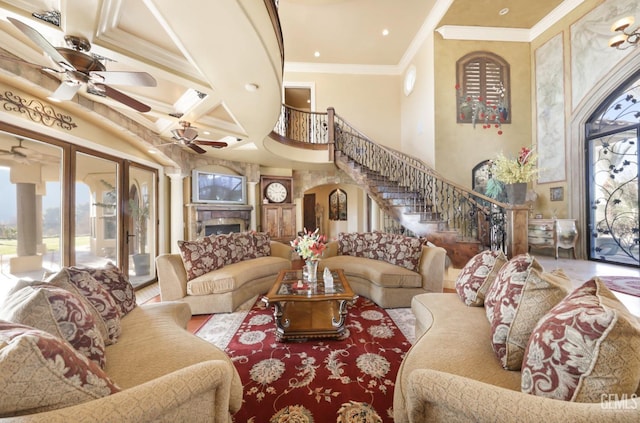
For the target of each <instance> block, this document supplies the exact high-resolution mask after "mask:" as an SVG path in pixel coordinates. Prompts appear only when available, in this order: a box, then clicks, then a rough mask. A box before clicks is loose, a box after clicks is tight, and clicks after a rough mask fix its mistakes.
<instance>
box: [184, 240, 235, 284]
mask: <svg viewBox="0 0 640 423" xmlns="http://www.w3.org/2000/svg"><path fill="white" fill-rule="evenodd" d="M178 248H179V249H180V256H181V257H182V262H183V263H184V268H185V270H186V271H187V279H188V280H191V279H194V278H197V277H198V276H202V275H204V274H205V273H208V272H211V271H212V270H215V269H219V268H221V267H222V266H224V259H223V258H222V259H221V258H219V257H218V255H216V254H214V244H213V242H212V241H211V237H204V238H201V239H198V240H195V241H178Z"/></svg>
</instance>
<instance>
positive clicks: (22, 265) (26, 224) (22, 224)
mask: <svg viewBox="0 0 640 423" xmlns="http://www.w3.org/2000/svg"><path fill="white" fill-rule="evenodd" d="M16 204H17V211H18V217H17V224H18V230H17V237H18V239H17V241H18V242H17V257H12V258H11V259H10V264H9V268H10V272H11V273H12V274H16V273H23V272H29V271H33V270H40V269H42V255H39V254H38V243H37V241H38V240H37V232H38V225H37V211H38V208H37V207H36V184H34V183H27V182H18V183H16Z"/></svg>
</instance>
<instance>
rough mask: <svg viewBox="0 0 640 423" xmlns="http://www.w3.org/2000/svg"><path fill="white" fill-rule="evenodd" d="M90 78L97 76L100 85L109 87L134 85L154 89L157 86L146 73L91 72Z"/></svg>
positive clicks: (152, 78)
mask: <svg viewBox="0 0 640 423" xmlns="http://www.w3.org/2000/svg"><path fill="white" fill-rule="evenodd" d="M89 75H91V76H92V77H94V76H98V77H99V79H100V81H99V82H101V83H103V84H109V85H136V86H141V87H155V86H156V85H158V83H157V82H156V80H155V78H154V77H153V76H151V75H149V74H148V73H146V72H124V71H104V72H103V71H93V72H89Z"/></svg>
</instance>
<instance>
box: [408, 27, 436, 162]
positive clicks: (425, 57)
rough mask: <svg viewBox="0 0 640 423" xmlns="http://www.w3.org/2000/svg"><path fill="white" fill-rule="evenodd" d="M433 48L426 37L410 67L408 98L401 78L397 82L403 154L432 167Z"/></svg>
mask: <svg viewBox="0 0 640 423" xmlns="http://www.w3.org/2000/svg"><path fill="white" fill-rule="evenodd" d="M433 48H434V45H433V37H429V38H428V39H427V40H426V41H425V42H424V43H423V45H422V46H421V47H420V49H419V51H418V53H417V54H416V55H415V56H414V58H413V59H412V61H411V62H410V65H409V66H415V68H416V82H415V86H414V89H413V92H411V93H410V94H409V95H408V96H407V95H405V94H404V75H406V70H405V74H403V78H402V80H401V81H400V86H399V91H400V93H401V98H402V101H401V107H402V109H401V110H402V115H401V117H400V119H401V125H402V127H401V133H402V151H404V152H406V153H410V154H412V155H414V156H416V157H417V158H419V159H421V160H422V161H423V162H425V163H426V164H427V165H429V166H431V167H435V150H436V141H435V140H436V138H435V128H436V125H435V122H434V107H435V96H434V85H435V84H434V78H435V76H434V66H433V57H434V50H433Z"/></svg>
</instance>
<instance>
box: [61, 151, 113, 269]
mask: <svg viewBox="0 0 640 423" xmlns="http://www.w3.org/2000/svg"><path fill="white" fill-rule="evenodd" d="M118 171H119V169H118V164H117V163H116V162H114V161H111V160H107V159H103V158H99V157H95V156H90V155H88V154H84V153H77V155H76V169H75V174H76V180H75V199H76V207H75V234H74V242H75V250H74V255H75V260H74V261H73V262H74V263H75V264H76V265H84V266H104V265H105V264H106V263H108V262H109V261H111V262H112V263H114V264H115V265H116V266H117V265H118V263H119V261H118V237H119V235H120V234H119V233H118V227H119V226H120V225H119V222H120V216H119V213H118V211H119V207H118V204H119V202H118V200H119V195H118V189H117V188H118V180H119V172H118Z"/></svg>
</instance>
